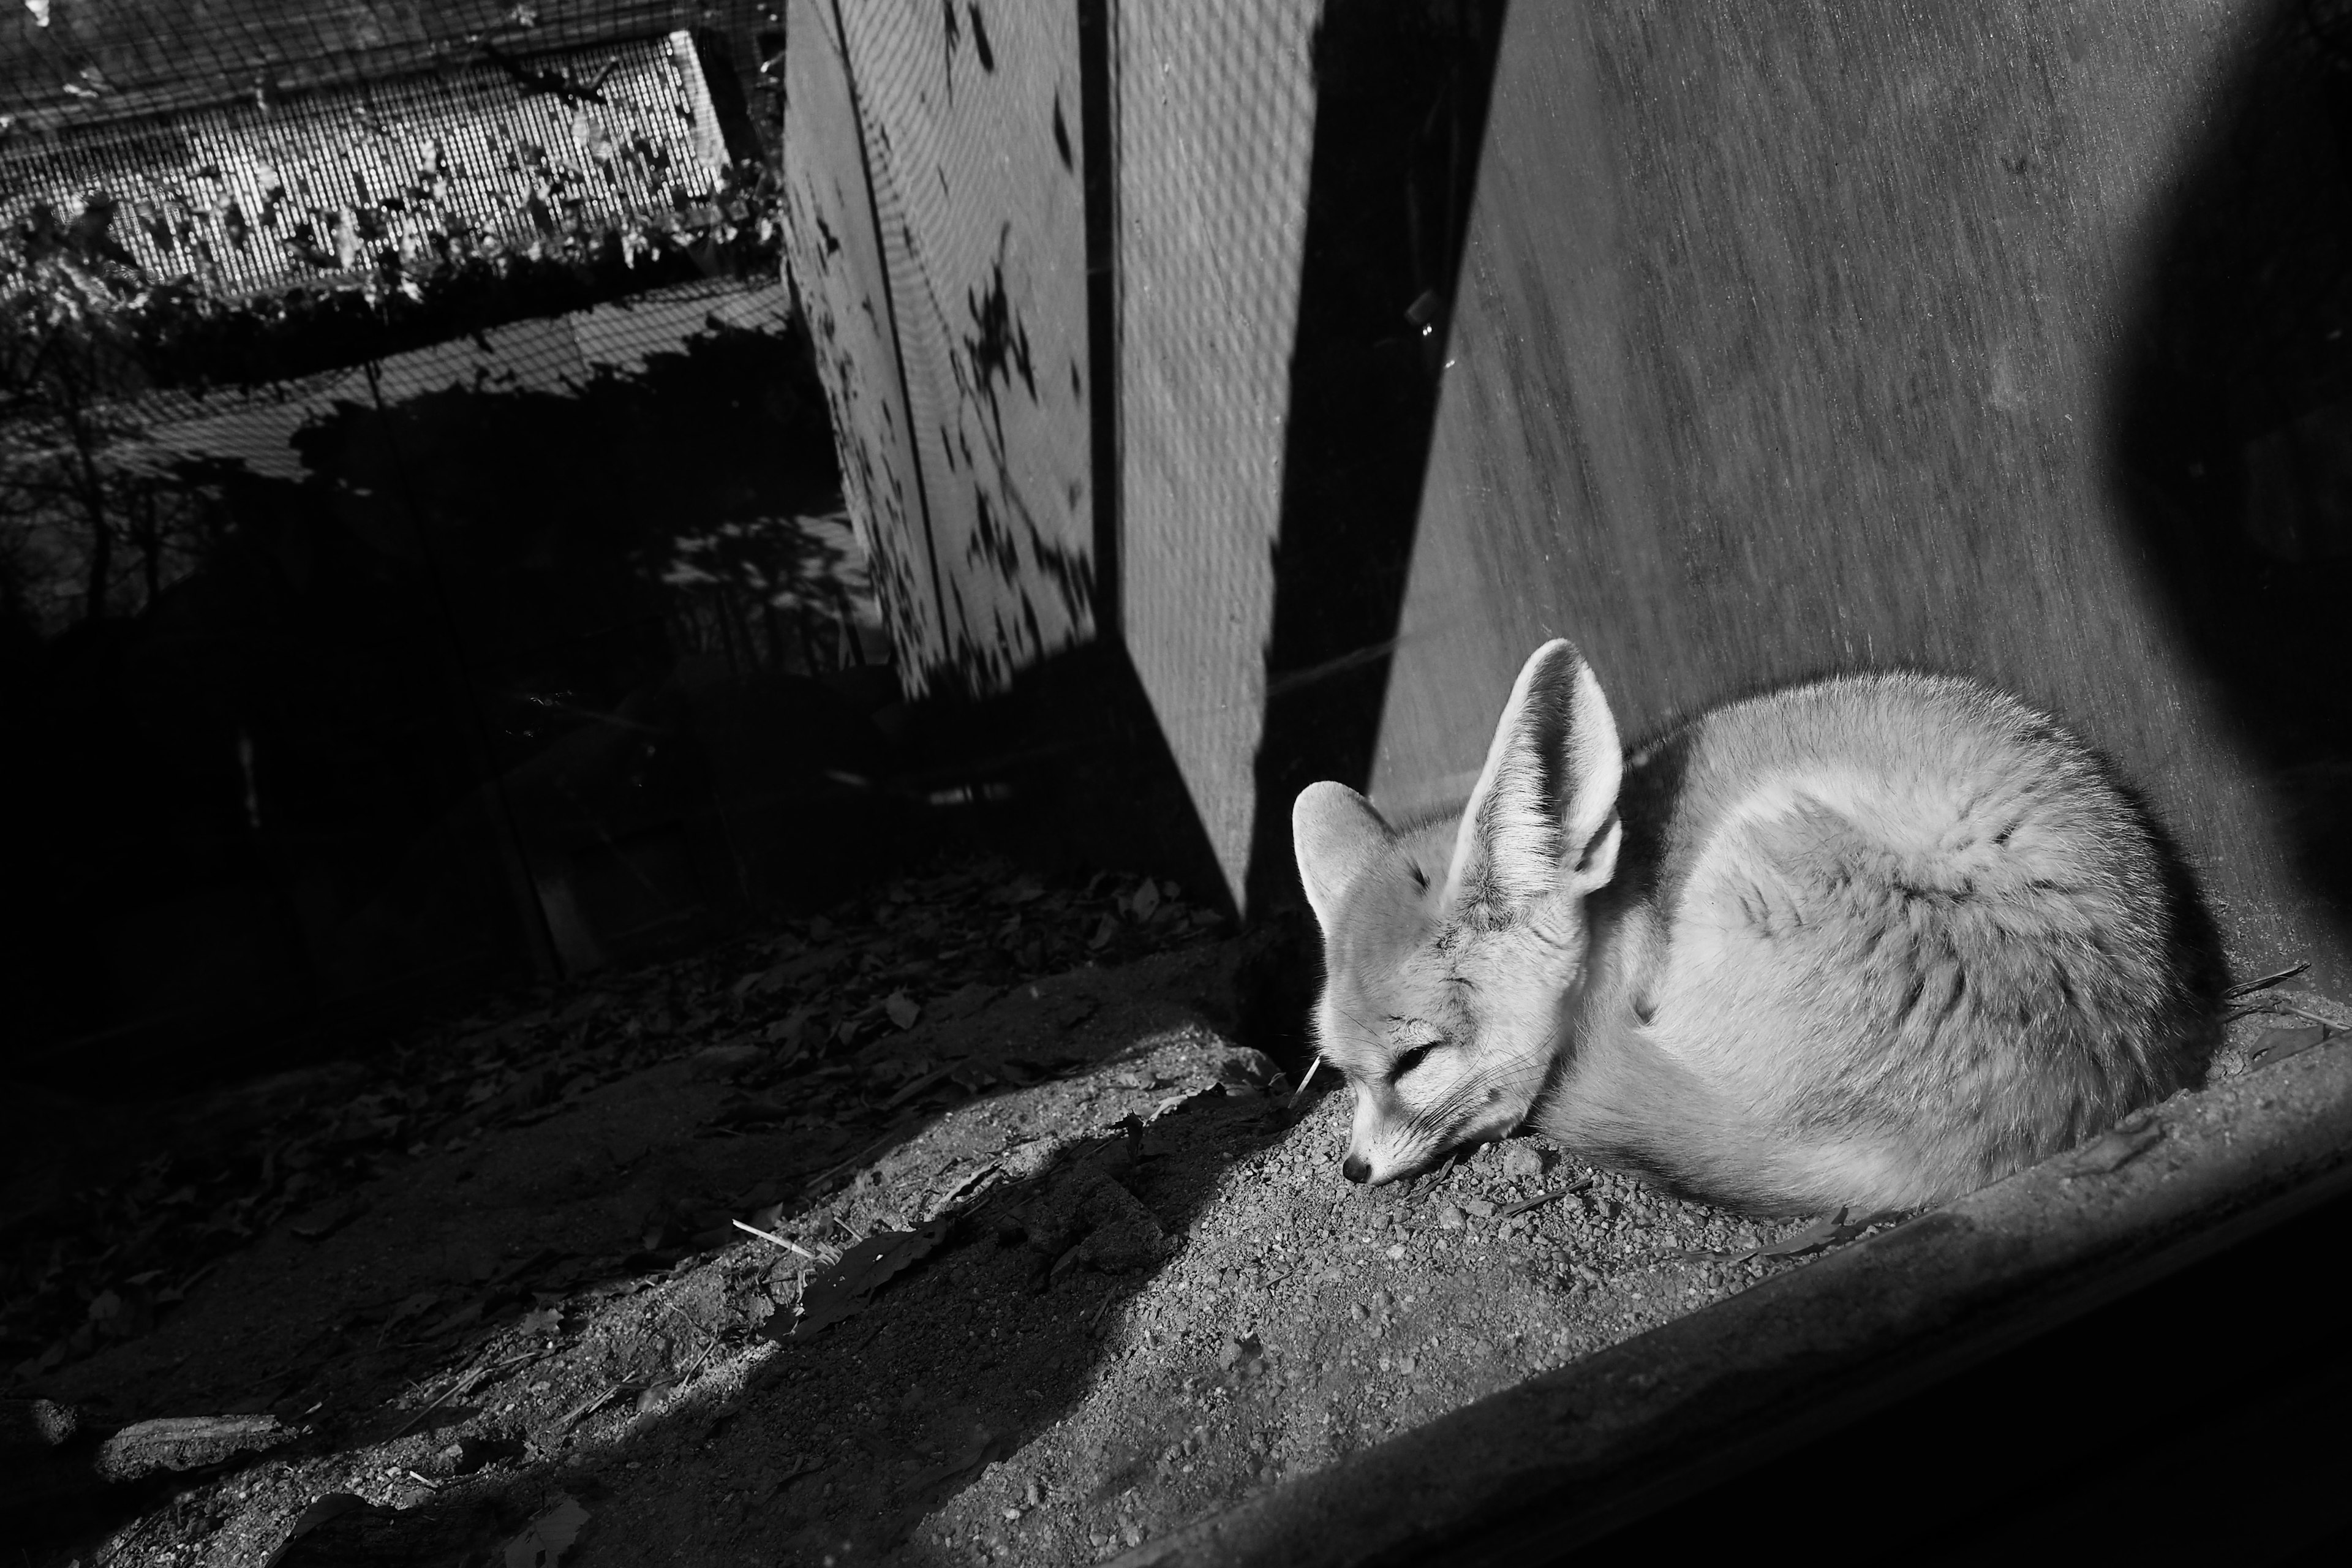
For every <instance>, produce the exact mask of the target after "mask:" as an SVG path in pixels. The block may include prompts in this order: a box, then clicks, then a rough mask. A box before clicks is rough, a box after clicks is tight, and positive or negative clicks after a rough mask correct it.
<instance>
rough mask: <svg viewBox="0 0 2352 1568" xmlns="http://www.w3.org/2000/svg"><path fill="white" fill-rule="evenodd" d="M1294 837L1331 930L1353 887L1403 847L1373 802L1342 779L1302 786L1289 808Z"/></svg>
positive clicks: (1302, 869) (1303, 872)
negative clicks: (1373, 805)
mask: <svg viewBox="0 0 2352 1568" xmlns="http://www.w3.org/2000/svg"><path fill="white" fill-rule="evenodd" d="M1290 842H1291V847H1293V848H1294V849H1296V850H1297V853H1298V879H1299V880H1300V881H1301V882H1303V883H1305V884H1306V887H1307V902H1308V903H1309V904H1311V905H1313V906H1314V909H1315V919H1316V921H1317V923H1318V924H1319V925H1321V926H1322V928H1323V929H1324V931H1327V932H1328V931H1331V930H1332V929H1333V925H1332V922H1333V921H1335V920H1336V919H1337V918H1338V916H1339V905H1340V903H1341V902H1342V901H1343V900H1345V899H1346V898H1347V896H1348V892H1349V889H1352V888H1354V887H1356V886H1358V885H1359V884H1360V883H1361V882H1362V881H1363V879H1364V878H1365V877H1366V876H1368V875H1370V873H1371V872H1373V871H1375V870H1377V869H1379V868H1381V866H1382V865H1383V864H1385V863H1386V862H1387V861H1389V860H1391V859H1392V858H1400V857H1402V855H1403V853H1404V850H1403V848H1402V847H1401V846H1400V845H1399V844H1398V842H1397V836H1396V833H1395V832H1394V830H1393V829H1391V827H1390V826H1389V825H1388V824H1387V822H1385V821H1383V820H1382V819H1381V814H1380V813H1379V812H1377V811H1375V810H1373V809H1372V803H1371V802H1370V801H1369V800H1366V799H1365V798H1364V797H1363V796H1362V795H1358V794H1357V793H1356V792H1355V791H1354V790H1351V789H1349V787H1348V786H1347V785H1346V784H1329V783H1325V784H1308V785H1307V787H1306V788H1305V789H1303V790H1300V791H1299V792H1298V800H1297V804H1296V805H1293V806H1292V807H1291V808H1290Z"/></svg>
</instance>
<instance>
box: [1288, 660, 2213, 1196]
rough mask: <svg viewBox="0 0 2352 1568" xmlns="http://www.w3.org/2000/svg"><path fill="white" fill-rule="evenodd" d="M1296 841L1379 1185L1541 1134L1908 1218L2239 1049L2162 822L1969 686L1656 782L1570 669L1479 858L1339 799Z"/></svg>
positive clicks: (1698, 762) (1923, 687) (1813, 709)
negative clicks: (2218, 1053) (1451, 1155)
mask: <svg viewBox="0 0 2352 1568" xmlns="http://www.w3.org/2000/svg"><path fill="white" fill-rule="evenodd" d="M1294 828H1295V833H1296V837H1297V848H1298V855H1299V864H1300V870H1301V873H1302V876H1303V877H1304V879H1305V881H1306V885H1307V892H1308V896H1309V900H1310V901H1311V902H1312V903H1313V904H1314V906H1315V910H1316V913H1317V916H1318V920H1319V921H1320V922H1321V924H1322V927H1323V931H1324V941H1325V951H1326V959H1327V963H1326V970H1327V984H1326V987H1325V991H1324V994H1323V997H1322V1000H1321V1003H1320V1005H1319V1006H1318V1016H1317V1021H1318V1035H1319V1041H1320V1045H1321V1048H1322V1052H1323V1054H1324V1056H1325V1057H1326V1058H1328V1059H1329V1060H1330V1061H1331V1062H1333V1063H1334V1064H1335V1065H1336V1066H1338V1067H1339V1068H1342V1069H1343V1070H1344V1071H1345V1072H1346V1073H1347V1075H1348V1077H1349V1080H1350V1081H1351V1082H1352V1083H1353V1084H1354V1085H1355V1089H1356V1096H1357V1109H1356V1120H1355V1129H1354V1133H1353V1137H1352V1139H1351V1143H1350V1148H1349V1156H1348V1173H1349V1175H1350V1176H1351V1177H1353V1178H1354V1179H1357V1180H1372V1181H1386V1180H1391V1179H1394V1178H1395V1177H1397V1176H1401V1175H1406V1174H1410V1173H1412V1172H1414V1171H1417V1170H1420V1169H1423V1168H1425V1167H1426V1166H1427V1165H1428V1164H1429V1163H1431V1162H1433V1160H1435V1159H1436V1158H1438V1157H1439V1156H1441V1155H1442V1154H1444V1152H1446V1151H1447V1150H1448V1149H1450V1148H1453V1147H1454V1146H1456V1145H1458V1144H1461V1143H1464V1142H1474V1141H1478V1140H1483V1139H1487V1138H1494V1137H1499V1136H1502V1135H1504V1134H1505V1133H1507V1132H1508V1131H1512V1130H1513V1129H1514V1128H1516V1127H1517V1126H1518V1125H1520V1124H1521V1123H1522V1122H1524V1121H1532V1122H1533V1124H1534V1125H1535V1126H1537V1127H1538V1128H1539V1129H1540V1130H1541V1131H1545V1132H1547V1133H1549V1134H1550V1135H1552V1136H1554V1137H1557V1138H1558V1139H1559V1140H1560V1141H1561V1142H1565V1143H1567V1144H1569V1145H1570V1146H1571V1147H1573V1148H1576V1149H1578V1150H1580V1151H1581V1152H1585V1153H1587V1154H1589V1155H1590V1156H1591V1157H1593V1158H1595V1159H1597V1160H1600V1161H1602V1162H1604V1163H1615V1164H1622V1165H1627V1166H1631V1167H1633V1168H1636V1169H1640V1170H1643V1171H1646V1172H1648V1173H1652V1174H1654V1175H1655V1176H1657V1177H1659V1178H1661V1179H1663V1180H1664V1182H1665V1183H1666V1184H1669V1185H1672V1186H1674V1187H1675V1188H1677V1189H1679V1190H1683V1191H1685V1192H1689V1193H1692V1194H1696V1195H1700V1196H1705V1197H1708V1198H1711V1199H1714V1200H1716V1201H1718V1202H1723V1203H1728V1204H1732V1205H1738V1206H1740V1207H1744V1208H1748V1209H1750V1210H1754V1211H1758V1212H1790V1213H1810V1212H1822V1211H1826V1210H1829V1209H1832V1208H1836V1207H1838V1206H1841V1205H1854V1206H1856V1207H1858V1208H1863V1209H1870V1210H1876V1209H1888V1208H1900V1207H1908V1206H1911V1205H1918V1204H1924V1203H1930V1202H1935V1201H1938V1200H1941V1199H1944V1198H1948V1197H1951V1196H1954V1195H1957V1194H1960V1193H1963V1192H1967V1191H1969V1190H1970V1189H1972V1188H1974V1187H1976V1186H1979V1185H1981V1184H1984V1183H1986V1182H1989V1181H1991V1180H1994V1179H1996V1178H1998V1177H2000V1176H2001V1175H2004V1174H2006V1173H2009V1172H2011V1171H2012V1170H2015V1169H2018V1168H2019V1167H2021V1166H2022V1165H2025V1164H2028V1163H2032V1162H2033V1161H2035V1160H2038V1159H2040V1158H2042V1157H2043V1156H2044V1155H2047V1154H2050V1153H2053V1152H2056V1151H2058V1150H2060V1149H2063V1148H2064V1147H2066V1146H2067V1145H2069V1144H2071V1143H2073V1142H2075V1141H2076V1140H2077V1139H2078V1138H2080V1137H2082V1136H2083V1135H2084V1133H2086V1132H2089V1131H2095V1130H2097V1129H2098V1128H2101V1127H2103V1126H2105V1125H2106V1124H2107V1123H2108V1122H2109V1121H2112V1120H2114V1119H2115V1118H2116V1116H2118V1115H2121V1114H2122V1113H2124V1112H2125V1111H2126V1110H2130V1109H2132V1108H2133V1107H2135V1106H2137V1105H2141V1104H2144V1103H2147V1102H2148V1101H2150V1100H2156V1099H2159V1098H2161V1097H2163V1096H2164V1095H2166V1094H2168V1093H2169V1092H2171V1091H2172V1090H2173V1089H2175V1088H2178V1087H2179V1086H2180V1085H2182V1084H2183V1083H2185V1082H2188V1081H2189V1080H2191V1079H2194V1078H2195V1077H2196V1076H2197V1075H2198V1074H2199V1073H2200V1071H2201V1069H2202V1065H2203V1062H2204V1059H2205V1057H2206V1055H2207V1054H2208V1052H2209V1050H2210V1045H2211V1040H2212V1036H2213V1030H2214V1026H2215V1025H2214V1020H2215V1015H2216V1002H2217V993H2218V987H2219V984H2220V980H2219V976H2220V970H2219V964H2218V961H2217V960H2216V958H2215V957H2214V955H2213V951H2212V945H2211V941H2210V927H2209V925H2208V923H2207V922H2206V921H2205V919H2204V916H2203V913H2202V910H2201V908H2200V906H2199V905H2198V903H2197V900H2196V896H2195V893H2194V891H2193V889H2191V888H2190V886H2189V882H2188V880H2187V878H2186V874H2185V873H2184V872H2183V871H2182V870H2181V869H2180V868H2179V864H2178V861H2177V859H2176V858H2173V857H2172V856H2171V854H2170V852H2169V851H2168V849H2167V847H2165V845H2164V843H2163V841H2162V839H2161V837H2160V836H2159V835H2158V832H2157V830H2156V829H2155V827H2154V826H2153V825H2152V824H2151V822H2150V821H2149V819H2148V817H2147V815H2146V813H2145V812H2144V811H2143V810H2142V808H2141V807H2140V806H2139V805H2138V804H2137V802H2136V801H2135V800H2134V799H2133V798H2132V796H2131V795H2129V794H2128V793H2126V791H2125V790H2124V789H2123V788H2122V787H2120V786H2119V785H2118V784H2117V783H2116V781H2115V779H2114V778H2113V776H2112V775H2111V773H2109V771H2108V770H2107V768H2106V767H2105V764H2103V763H2101V762H2100V761H2099V759H2098V758H2096V757H2095V755H2094V754H2093V753H2092V752H2089V751H2087V750H2086V749H2085V748H2084V747H2083V746H2082V745H2081V744H2080V743H2079V742H2075V741H2074V739H2073V738H2072V737H2071V736H2069V735H2068V734H2066V733H2065V731H2063V730H2061V729H2060V728H2059V727H2058V726H2057V725H2056V724H2055V723H2053V721H2050V720H2048V719H2047V718H2044V717H2043V716H2042V715H2040V714H2038V713H2036V712H2034V711H2032V710H2031V709H2028V708H2026V707H2025V706H2024V705H2022V704H2021V703H2019V702H2017V701H2015V700H2012V699H2011V698H2008V697H2005V696H2003V695H2001V694H2000V693H1997V692H1994V691H1991V690H1990V689H1986V688H1984V687H1981V686H1979V685H1976V684H1975V683H1973V682H1969V681H1966V680H1961V679H1952V678H1948V677H1939V676H1929V675H1919V674H1911V673H1895V674H1879V675H1867V676H1854V677H1842V678H1838V679H1831V680H1826V681H1821V682H1816V683H1813V684H1811V685H1806V686H1800V687H1794V688H1790V689H1785V690H1781V691H1777V692H1773V693H1770V694H1769V695H1766V696H1763V697H1759V698H1754V699H1750V700H1746V701H1743V702H1738V703H1735V704H1732V705H1730V706H1727V707H1724V708H1720V709H1717V710H1713V711H1711V712H1708V713H1706V714H1704V715H1702V716H1700V717H1698V718H1697V719H1695V720H1693V721H1689V722H1687V723H1685V724H1684V725H1682V726H1681V727H1679V728H1678V729H1676V730H1675V731H1671V732H1670V733H1668V734H1667V735H1666V736H1664V738H1663V739H1661V740H1659V741H1658V742H1655V743H1654V744H1652V745H1650V746H1647V747H1646V748H1644V749H1643V751H1642V752H1640V753H1639V754H1637V755H1636V756H1634V757H1633V759H1631V760H1630V761H1627V760H1625V759H1624V758H1623V757H1622V751H1621V750H1620V747H1619V743H1618V739H1617V732H1616V729H1615V725H1614V721H1613V720H1612V718H1611V716H1610V714H1609V711H1608V707H1607V704H1606V702H1605V700H1602V698H1601V692H1600V688H1599V686H1598V684H1597V682H1595V681H1594V679H1593V678H1592V675H1591V671H1590V670H1589V669H1588V668H1586V667H1585V665H1584V662H1583V661H1582V659H1581V658H1579V657H1578V656H1577V654H1576V652H1575V650H1574V649H1573V648H1571V647H1569V645H1567V644H1566V643H1553V644H1549V645H1547V646H1546V647H1544V648H1541V649H1538V651H1537V653H1536V655H1535V657H1534V658H1531V659H1530V660H1529V661H1528V667H1527V668H1526V670H1525V671H1524V672H1523V673H1522V674H1521V676H1520V678H1519V682H1518V685H1517V687H1516V688H1515V689H1514V690H1513V693H1512V699H1511V703H1510V706H1509V707H1508V709H1507V710H1506V712H1505V714H1504V717H1503V723H1502V727H1501V729H1500V731H1498V732H1497V734H1496V741H1495V745H1494V748H1493V750H1492V752H1490V753H1489V755H1488V758H1487V763H1486V771H1485V773H1483V774H1482V776H1481V778H1480V780H1479V784H1478V786H1477V789H1476V790H1475V792H1474V794H1473V795H1472V797H1471V801H1470V804H1469V805H1468V807H1467V809H1466V810H1465V814H1464V816H1463V817H1462V819H1461V821H1460V823H1459V826H1458V827H1457V828H1455V829H1454V833H1453V836H1452V837H1453V853H1452V856H1451V859H1450V862H1448V861H1443V860H1441V859H1440V858H1439V857H1438V856H1437V855H1435V854H1433V853H1432V851H1433V849H1434V848H1436V846H1434V845H1433V844H1430V843H1428V842H1426V841H1425V839H1426V836H1425V835H1423V836H1419V837H1422V838H1423V841H1422V842H1416V837H1417V836H1416V835H1414V834H1413V833H1412V832H1410V831H1408V832H1407V833H1403V834H1400V833H1398V832H1397V831H1395V830H1393V829H1391V827H1390V826H1388V825H1387V824H1386V823H1385V822H1384V821H1382V820H1381V817H1380V816H1379V815H1378V814H1377V813H1376V812H1374V811H1373V810H1372V808H1371V807H1370V805H1369V804H1368V803H1366V802H1364V801H1363V800H1362V798H1361V797H1360V796H1358V795H1355V794H1354V793H1353V792H1351V791H1348V790H1345V789H1343V788H1341V787H1340V786H1339V785H1337V784H1318V785H1315V786H1313V787H1312V788H1310V789H1309V790H1307V792H1306V793H1305V794H1304V795H1301V796H1300V797H1299V802H1298V806H1297V811H1296V813H1295V816H1294ZM1439 865H1444V866H1446V867H1447V868H1446V870H1445V874H1444V877H1443V878H1442V879H1433V878H1432V877H1431V876H1430V875H1429V874H1427V872H1425V871H1424V869H1423V868H1425V867H1436V866H1439Z"/></svg>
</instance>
